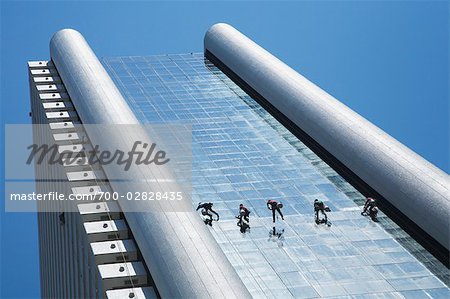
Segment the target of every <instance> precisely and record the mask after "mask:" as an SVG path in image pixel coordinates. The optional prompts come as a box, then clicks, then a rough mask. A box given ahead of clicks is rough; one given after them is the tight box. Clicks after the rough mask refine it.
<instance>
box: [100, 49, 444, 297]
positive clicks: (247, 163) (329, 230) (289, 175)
mask: <svg viewBox="0 0 450 299" xmlns="http://www.w3.org/2000/svg"><path fill="white" fill-rule="evenodd" d="M102 63H103V64H104V66H105V68H106V69H107V71H108V72H109V74H110V75H111V77H112V79H113V80H114V82H115V83H116V85H117V87H118V88H119V89H120V91H121V92H122V94H123V95H124V97H125V99H126V100H127V102H128V103H129V105H130V107H131V109H132V110H133V112H134V113H135V114H136V116H137V117H138V118H139V119H140V120H141V121H142V122H143V123H171V122H180V123H190V124H192V140H193V144H192V151H193V161H192V164H193V169H192V184H193V186H192V187H193V198H194V200H193V205H194V207H196V206H197V203H198V202H213V203H214V209H215V210H216V211H217V212H218V213H219V214H220V221H218V222H214V223H213V226H212V228H211V232H212V234H213V236H214V238H215V239H216V241H217V242H218V244H219V245H220V246H221V248H222V250H223V251H224V253H225V254H226V256H227V257H228V259H229V261H230V262H231V264H232V265H233V266H234V267H235V269H236V271H237V273H238V274H239V276H240V277H241V279H242V280H243V281H244V283H245V284H246V286H247V288H248V289H249V290H250V292H251V293H252V295H253V296H254V297H256V298H258V297H279V298H289V297H296V298H314V297H339V296H343V297H349V296H351V297H357V298H358V297H362V296H364V297H366V296H368V295H369V294H371V296H373V297H376V298H378V297H382V298H399V297H400V298H401V297H408V298H409V297H418V298H427V297H432V298H439V297H442V298H448V297H449V296H450V290H449V288H448V280H449V270H448V269H447V268H446V267H445V266H443V265H442V264H441V263H440V262H439V261H437V260H436V259H435V258H434V257H433V256H432V255H431V254H429V253H428V252H427V251H426V250H425V249H423V248H422V247H421V246H420V245H419V244H418V243H417V242H415V241H414V240H413V239H412V238H411V237H410V236H409V235H407V234H406V233H405V232H404V231H403V230H402V229H401V228H399V227H398V226H397V225H396V224H395V223H393V222H392V221H391V220H390V219H389V218H388V217H386V216H384V215H383V214H382V213H380V214H381V215H379V220H380V222H379V223H374V222H371V221H369V220H368V219H367V218H365V217H363V216H361V214H360V212H361V209H362V208H361V205H362V204H363V202H364V197H363V196H362V195H361V194H360V193H359V192H358V191H357V190H355V189H354V188H353V187H352V186H351V185H350V184H348V183H347V182H346V181H345V180H344V179H343V178H342V177H341V176H339V175H338V174H337V173H336V172H335V171H334V170H333V169H332V168H330V167H329V166H328V165H327V164H326V163H324V162H323V161H322V160H321V159H320V158H319V157H317V156H316V155H315V154H314V153H313V152H312V151H311V150H310V149H308V148H307V147H306V146H305V145H304V144H303V143H302V142H300V141H299V140H298V138H297V137H295V136H294V135H292V134H291V133H290V132H289V131H288V130H287V129H285V128H284V127H283V126H282V125H281V124H280V123H279V122H278V121H277V120H276V119H274V118H273V117H272V116H271V115H270V114H269V113H268V112H266V111H265V110H264V109H263V108H262V107H261V106H260V105H259V104H258V103H257V102H255V100H253V99H252V98H251V97H250V96H248V95H247V94H246V93H245V92H244V91H242V89H241V88H239V87H238V86H237V85H236V84H234V83H233V82H232V81H231V80H230V79H229V78H228V77H227V76H226V75H224V74H223V73H222V72H221V71H220V70H219V69H217V68H216V67H215V66H214V65H213V64H211V63H210V62H208V61H207V60H205V58H204V56H203V53H191V54H181V55H160V56H149V57H115V58H105V59H103V60H102ZM315 198H318V199H321V200H323V201H324V203H325V204H326V205H328V206H329V207H330V208H331V210H332V212H331V213H328V216H329V220H330V221H331V222H332V226H331V227H327V226H325V225H316V224H315V223H314V215H313V207H312V203H313V201H314V199H315ZM268 199H275V200H278V201H281V202H282V203H283V205H284V206H283V208H282V212H283V214H284V216H285V221H282V220H281V219H277V223H276V231H277V232H282V231H284V232H283V234H282V235H281V237H277V236H271V232H273V225H272V215H271V212H270V211H269V210H268V209H267V207H266V201H267V200H268ZM240 203H243V204H244V205H245V206H247V207H248V208H249V209H250V211H251V214H250V225H251V229H250V232H249V233H246V234H241V233H240V231H239V228H238V227H237V225H236V222H237V221H236V219H235V216H236V215H237V214H238V207H239V204H240ZM205 275H208V274H205ZM444 282H446V283H447V285H446V284H445V283H444Z"/></svg>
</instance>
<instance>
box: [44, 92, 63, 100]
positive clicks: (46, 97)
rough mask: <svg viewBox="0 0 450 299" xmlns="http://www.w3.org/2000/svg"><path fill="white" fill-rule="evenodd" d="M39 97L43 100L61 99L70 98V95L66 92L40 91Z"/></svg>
mask: <svg viewBox="0 0 450 299" xmlns="http://www.w3.org/2000/svg"><path fill="white" fill-rule="evenodd" d="M39 98H40V99H41V100H61V99H66V100H67V99H69V95H68V94H67V93H65V92H54V93H40V94H39Z"/></svg>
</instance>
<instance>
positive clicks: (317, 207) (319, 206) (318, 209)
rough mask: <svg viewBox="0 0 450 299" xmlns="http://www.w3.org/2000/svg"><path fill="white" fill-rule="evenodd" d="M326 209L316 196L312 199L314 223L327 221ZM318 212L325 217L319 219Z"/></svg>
mask: <svg viewBox="0 0 450 299" xmlns="http://www.w3.org/2000/svg"><path fill="white" fill-rule="evenodd" d="M326 210H327V207H325V204H324V203H323V201H321V200H318V199H317V198H316V199H315V200H314V212H315V213H316V223H317V224H320V223H327V222H328V217H327V214H326V213H325V211H326ZM328 211H329V208H328ZM319 212H321V213H322V215H323V216H324V217H325V218H323V219H320V220H319Z"/></svg>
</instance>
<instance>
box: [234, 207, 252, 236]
mask: <svg viewBox="0 0 450 299" xmlns="http://www.w3.org/2000/svg"><path fill="white" fill-rule="evenodd" d="M249 216H250V211H249V210H248V209H247V208H246V207H245V206H244V205H243V204H240V205H239V215H238V216H236V218H237V219H238V222H237V226H239V227H240V228H241V233H245V232H246V230H247V229H248V228H250V225H249V224H248V223H249V221H250V217H249Z"/></svg>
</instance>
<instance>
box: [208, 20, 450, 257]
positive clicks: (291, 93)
mask: <svg viewBox="0 0 450 299" xmlns="http://www.w3.org/2000/svg"><path fill="white" fill-rule="evenodd" d="M204 47H205V50H207V51H209V52H210V53H212V54H213V55H214V56H215V57H216V58H217V59H219V60H220V61H221V62H222V63H223V64H225V65H226V66H227V67H228V68H229V69H231V71H233V72H234V73H235V74H236V75H237V76H239V77H240V79H242V80H243V81H245V82H246V83H247V84H248V85H249V86H250V87H252V88H253V89H254V90H256V91H257V92H258V93H259V94H260V95H262V96H263V97H264V98H265V99H266V100H267V101H269V102H270V103H271V104H272V105H273V106H274V107H275V108H277V109H278V110H279V111H280V112H281V113H283V114H284V115H285V116H286V117H287V118H288V119H289V120H291V121H292V122H294V123H295V124H296V125H297V126H298V127H299V128H300V129H302V130H303V131H305V132H306V133H307V134H308V135H309V136H311V137H312V138H313V139H314V140H315V141H316V142H318V143H319V144H320V145H321V146H322V147H324V148H325V149H326V150H327V151H328V152H330V153H331V154H332V155H333V156H334V157H335V158H337V159H338V160H339V161H340V162H341V163H343V164H344V165H345V166H346V167H348V168H349V169H350V170H351V171H353V173H355V174H356V175H357V176H358V177H359V178H361V179H362V180H363V181H364V182H366V183H367V184H368V185H369V186H370V187H372V188H373V189H374V190H376V191H377V192H378V193H380V194H381V195H382V196H383V197H384V198H386V199H387V200H388V201H389V202H390V203H391V204H393V205H394V206H395V207H396V208H397V209H399V210H400V211H401V212H402V213H404V214H405V215H406V216H408V217H409V218H410V219H411V220H412V221H414V222H415V223H416V224H417V225H418V226H419V227H420V228H422V229H423V230H424V231H425V232H427V233H428V234H429V235H431V236H432V237H433V238H434V239H436V240H437V241H438V242H439V243H440V244H442V245H443V246H444V247H445V248H447V250H448V249H449V227H450V221H449V219H450V218H449V211H450V196H449V194H450V193H449V176H448V175H447V174H446V173H444V172H443V171H441V170H440V169H438V168H436V167H435V166H434V165H432V164H431V163H429V162H428V161H426V160H424V159H423V158H422V157H420V156H419V155H417V154H416V153H414V152H413V151H411V150H410V149H409V148H407V147H406V146H404V145H403V144H401V143H400V142H398V141H397V140H395V139H394V138H392V137H391V136H389V135H388V134H386V133H385V132H383V131H382V130H381V129H379V128H378V127H376V126H375V125H374V124H372V123H370V122H369V121H368V120H366V119H364V118H363V117H362V116H360V115H359V114H357V113H356V112H354V111H353V110H351V109H350V108H348V107H347V106H345V105H344V104H342V103H341V102H339V101H338V100H336V99H335V98H333V97H332V96H331V95H329V94H328V93H326V92H325V91H323V90H322V89H320V88H319V87H318V86H316V85H315V84H313V83H312V82H310V81H309V80H307V79H306V78H305V77H303V76H301V75H300V74H298V73H297V72H296V71H294V70H293V69H291V68H290V67H289V66H287V65H286V64H284V63H283V62H282V61H280V60H279V59H277V58H276V57H274V56H273V55H271V54H270V53H269V52H267V51H266V50H264V49H263V48H262V47H260V46H259V45H257V44H256V43H254V42H253V41H252V40H250V39H249V38H247V37H246V36H245V35H243V34H242V33H240V32H239V31H237V30H236V29H234V28H233V27H231V26H230V25H227V24H222V23H220V24H216V25H214V26H212V27H211V28H210V29H209V30H208V32H207V33H206V35H205V39H204Z"/></svg>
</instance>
